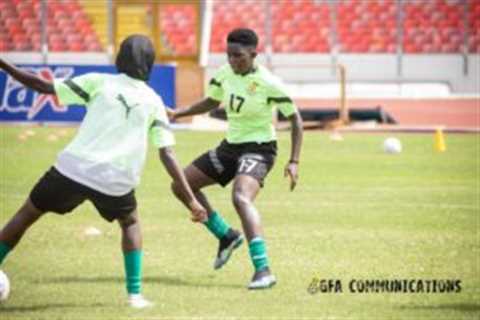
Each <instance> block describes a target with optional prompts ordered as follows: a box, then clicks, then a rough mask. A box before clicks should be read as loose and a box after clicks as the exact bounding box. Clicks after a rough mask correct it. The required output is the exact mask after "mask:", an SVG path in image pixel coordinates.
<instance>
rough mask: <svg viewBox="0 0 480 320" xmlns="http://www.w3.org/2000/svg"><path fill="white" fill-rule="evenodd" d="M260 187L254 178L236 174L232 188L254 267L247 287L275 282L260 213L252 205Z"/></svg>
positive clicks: (270, 285) (256, 287) (233, 198)
mask: <svg viewBox="0 0 480 320" xmlns="http://www.w3.org/2000/svg"><path fill="white" fill-rule="evenodd" d="M260 187H261V186H260V182H259V181H258V180H257V179H256V178H254V177H252V176H250V175H237V176H236V177H235V181H234V185H233V190H232V201H233V205H234V206H235V209H236V210H237V213H238V215H239V217H240V220H241V221H242V227H243V232H244V233H245V236H246V237H247V240H248V250H249V253H250V258H251V260H252V264H253V267H254V269H255V273H254V275H253V277H252V280H251V282H250V284H249V285H248V288H249V289H265V288H270V287H272V286H273V285H275V283H276V279H275V277H274V276H273V275H272V274H271V272H270V267H269V263H268V256H267V249H266V245H265V238H264V236H263V228H262V223H261V218H260V214H259V213H258V211H257V209H256V208H255V205H254V201H255V198H256V196H257V194H258V192H259V190H260Z"/></svg>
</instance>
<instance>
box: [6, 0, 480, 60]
mask: <svg viewBox="0 0 480 320" xmlns="http://www.w3.org/2000/svg"><path fill="white" fill-rule="evenodd" d="M266 3H267V2H262V1H257V0H245V1H238V0H222V1H215V2H214V15H213V26H212V36H211V43H210V49H211V51H212V52H214V53H215V52H217V53H218V52H223V51H224V50H225V37H226V35H227V33H228V31H229V30H231V29H233V28H236V27H242V26H243V27H249V28H252V29H254V30H255V31H256V32H257V33H258V35H259V37H260V45H259V49H260V51H264V50H265V43H264V41H265V23H266V10H265V9H266ZM40 6H41V2H40V0H2V1H0V51H31V50H40V43H41V41H40V40H41V34H40V11H41V10H40ZM401 7H402V23H401V26H402V31H403V36H402V50H403V52H405V53H408V54H428V53H463V52H470V53H480V33H479V30H480V1H478V0H465V1H464V0H428V1H427V0H404V1H402V3H401ZM271 9H272V24H271V26H272V35H273V37H272V49H273V52H278V53H298V52H304V53H329V52H331V51H332V50H335V48H338V51H339V52H343V53H395V52H397V50H398V49H399V48H397V33H398V30H397V29H398V28H397V14H398V10H399V4H398V3H397V1H395V0H368V1H365V0H338V1H337V2H335V5H334V4H333V3H332V2H331V1H328V0H292V1H283V0H278V1H272V2H271ZM119 10H123V11H125V12H123V11H122V12H123V13H125V14H123V15H121V17H122V16H123V17H126V18H125V19H127V20H125V21H123V20H122V21H119V24H118V28H117V32H116V39H115V41H116V42H119V41H121V40H122V39H123V38H124V37H125V35H126V34H129V33H131V32H139V33H144V34H149V35H151V34H150V33H151V32H149V31H148V30H144V29H145V14H146V13H148V12H149V10H151V9H150V8H144V7H142V8H141V7H140V6H136V7H132V6H129V7H124V8H120V9H119ZM127 11H128V12H127ZM150 13H151V12H150ZM72 21H73V23H72ZM198 21H199V17H198V16H197V11H196V10H195V8H194V7H193V6H192V5H186V4H165V5H162V6H161V9H160V10H159V24H160V30H162V32H161V38H160V40H161V44H162V50H163V51H164V53H167V54H171V55H178V56H182V55H193V54H195V53H196V52H197V49H198V43H197V34H196V27H197V25H198ZM120 22H121V23H120ZM47 30H48V44H49V50H51V51H101V50H102V48H106V44H107V8H106V5H105V3H103V2H99V1H87V0H58V1H49V2H48V29H47Z"/></svg>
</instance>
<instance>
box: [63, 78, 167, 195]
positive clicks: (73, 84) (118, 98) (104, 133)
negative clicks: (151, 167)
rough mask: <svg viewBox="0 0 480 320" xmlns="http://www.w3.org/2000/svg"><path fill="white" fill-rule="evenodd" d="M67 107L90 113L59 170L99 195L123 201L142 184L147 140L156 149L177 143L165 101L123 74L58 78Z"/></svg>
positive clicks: (69, 147)
mask: <svg viewBox="0 0 480 320" xmlns="http://www.w3.org/2000/svg"><path fill="white" fill-rule="evenodd" d="M54 86H55V93H56V95H57V97H58V100H59V102H60V103H61V104H63V105H69V104H81V105H85V106H86V107H87V113H86V115H85V118H84V119H83V121H82V123H81V125H80V128H79V129H78V132H77V134H76V136H75V137H74V139H73V140H72V141H71V142H70V144H68V145H67V147H66V148H65V149H64V150H63V151H62V152H60V154H59V155H58V157H57V161H56V163H55V168H57V169H58V171H60V172H61V173H62V174H63V175H65V176H67V177H68V178H70V179H72V180H74V181H76V182H78V183H81V184H83V185H86V186H88V187H90V188H92V189H94V190H97V191H99V192H101V193H104V194H107V195H112V196H121V195H124V194H126V193H128V192H130V191H131V190H132V189H133V188H135V186H137V185H138V183H139V182H140V176H141V173H142V170H143V166H144V163H145V159H146V154H147V149H148V136H149V135H150V138H151V141H152V143H153V144H154V145H155V146H156V147H157V148H161V147H166V146H170V145H173V144H175V140H174V136H173V134H172V132H171V130H170V128H169V122H168V118H167V114H166V111H165V106H164V104H163V101H162V99H161V98H160V97H159V96H158V95H157V94H156V93H155V91H153V90H152V89H151V88H150V87H149V86H148V85H147V84H146V83H145V82H144V81H140V80H136V79H133V78H131V77H129V76H127V75H125V74H117V75H115V74H101V73H88V74H85V75H82V76H78V77H74V78H72V79H68V80H64V79H55V80H54Z"/></svg>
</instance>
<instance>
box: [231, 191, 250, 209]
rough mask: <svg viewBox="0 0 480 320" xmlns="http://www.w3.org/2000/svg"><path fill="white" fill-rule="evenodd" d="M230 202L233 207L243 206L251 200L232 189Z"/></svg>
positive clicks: (247, 204)
mask: <svg viewBox="0 0 480 320" xmlns="http://www.w3.org/2000/svg"><path fill="white" fill-rule="evenodd" d="M232 202H233V205H234V206H235V208H237V209H239V208H245V207H247V206H249V205H251V204H252V201H250V199H249V198H248V197H247V196H246V195H245V194H243V193H241V192H239V191H234V192H233V195H232Z"/></svg>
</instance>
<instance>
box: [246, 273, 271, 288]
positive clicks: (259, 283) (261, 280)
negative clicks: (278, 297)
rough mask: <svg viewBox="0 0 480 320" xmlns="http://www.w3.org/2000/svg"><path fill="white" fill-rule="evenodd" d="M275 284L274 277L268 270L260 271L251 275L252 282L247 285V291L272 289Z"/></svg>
mask: <svg viewBox="0 0 480 320" xmlns="http://www.w3.org/2000/svg"><path fill="white" fill-rule="evenodd" d="M276 283H277V279H275V276H274V275H273V274H271V273H270V270H269V269H268V268H267V269H263V270H262V271H257V272H255V274H254V275H253V278H252V281H251V282H250V284H249V285H248V289H249V290H257V289H268V288H271V287H273V286H274V285H275V284H276Z"/></svg>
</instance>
